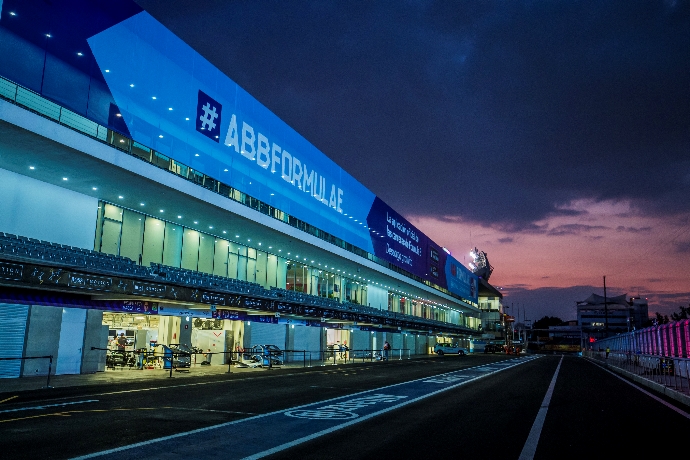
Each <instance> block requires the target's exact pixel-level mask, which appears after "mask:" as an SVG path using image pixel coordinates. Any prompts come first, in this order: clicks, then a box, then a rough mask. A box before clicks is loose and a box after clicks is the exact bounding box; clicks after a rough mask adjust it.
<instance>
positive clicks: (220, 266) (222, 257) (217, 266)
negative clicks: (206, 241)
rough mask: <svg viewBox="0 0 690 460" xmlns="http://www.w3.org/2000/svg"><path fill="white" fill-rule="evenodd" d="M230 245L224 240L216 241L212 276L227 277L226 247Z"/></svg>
mask: <svg viewBox="0 0 690 460" xmlns="http://www.w3.org/2000/svg"><path fill="white" fill-rule="evenodd" d="M229 245H230V243H229V242H228V241H226V240H221V239H218V238H217V239H216V241H215V246H216V247H215V249H214V250H213V274H214V275H218V276H228V247H229Z"/></svg>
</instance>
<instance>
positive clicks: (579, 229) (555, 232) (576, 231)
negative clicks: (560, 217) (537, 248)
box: [547, 224, 608, 236]
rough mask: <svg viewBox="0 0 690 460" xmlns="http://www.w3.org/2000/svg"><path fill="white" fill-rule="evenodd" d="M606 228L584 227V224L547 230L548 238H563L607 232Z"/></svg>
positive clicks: (560, 226)
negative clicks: (593, 232) (600, 231)
mask: <svg viewBox="0 0 690 460" xmlns="http://www.w3.org/2000/svg"><path fill="white" fill-rule="evenodd" d="M607 229H608V227H604V226H603V225H585V224H566V225H559V226H557V227H554V228H552V229H551V230H549V232H548V233H547V235H549V236H564V235H568V236H570V235H581V234H582V233H587V232H591V231H595V230H607Z"/></svg>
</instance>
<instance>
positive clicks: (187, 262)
mask: <svg viewBox="0 0 690 460" xmlns="http://www.w3.org/2000/svg"><path fill="white" fill-rule="evenodd" d="M198 262H199V232H197V231H196V230H192V229H190V228H186V229H185V230H184V237H183V238H182V268H186V269H187V270H196V269H197V268H198Z"/></svg>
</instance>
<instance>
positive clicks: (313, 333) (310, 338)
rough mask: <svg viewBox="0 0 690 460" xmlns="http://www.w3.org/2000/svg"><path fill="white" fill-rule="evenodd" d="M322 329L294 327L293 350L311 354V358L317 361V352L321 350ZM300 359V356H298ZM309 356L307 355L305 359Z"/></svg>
mask: <svg viewBox="0 0 690 460" xmlns="http://www.w3.org/2000/svg"><path fill="white" fill-rule="evenodd" d="M322 333H323V329H322V328H320V327H310V326H297V327H295V350H306V351H311V352H312V358H313V359H318V356H319V355H318V354H317V353H318V352H319V351H320V350H321V335H322ZM300 358H301V356H300ZM308 358H309V355H307V359H308Z"/></svg>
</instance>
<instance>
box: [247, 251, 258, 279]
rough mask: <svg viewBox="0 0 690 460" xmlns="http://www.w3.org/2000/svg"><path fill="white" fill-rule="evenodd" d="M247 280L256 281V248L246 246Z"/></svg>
mask: <svg viewBox="0 0 690 460" xmlns="http://www.w3.org/2000/svg"><path fill="white" fill-rule="evenodd" d="M247 281H251V282H253V283H256V249H254V248H247Z"/></svg>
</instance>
